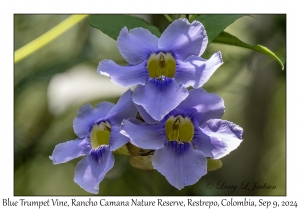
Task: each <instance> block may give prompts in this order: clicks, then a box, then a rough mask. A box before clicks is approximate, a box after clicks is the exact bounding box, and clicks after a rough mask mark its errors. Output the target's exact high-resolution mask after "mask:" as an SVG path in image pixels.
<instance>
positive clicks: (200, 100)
mask: <svg viewBox="0 0 300 210" xmlns="http://www.w3.org/2000/svg"><path fill="white" fill-rule="evenodd" d="M190 108H195V109H197V111H198V114H197V115H198V116H197V119H198V123H199V125H200V126H201V125H202V124H203V123H205V122H206V121H207V120H210V119H220V118H221V117H222V116H223V114H224V112H225V106H224V101H223V99H222V98H221V97H219V96H218V95H217V94H214V93H207V92H206V91H205V90H204V89H203V88H198V89H193V90H190V93H189V96H188V97H187V98H186V99H185V100H184V101H182V102H181V103H180V104H179V105H178V107H177V108H176V109H181V110H186V109H190Z"/></svg>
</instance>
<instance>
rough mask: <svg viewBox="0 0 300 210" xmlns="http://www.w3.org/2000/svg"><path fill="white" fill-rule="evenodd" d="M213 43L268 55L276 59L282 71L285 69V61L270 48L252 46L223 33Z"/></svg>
mask: <svg viewBox="0 0 300 210" xmlns="http://www.w3.org/2000/svg"><path fill="white" fill-rule="evenodd" d="M213 42H215V43H221V44H228V45H234V46H239V47H244V48H248V49H251V50H255V51H257V52H260V53H263V54H266V55H269V56H271V57H272V58H274V59H275V60H276V61H277V62H278V63H279V64H280V66H281V68H282V70H283V69H284V64H283V63H284V60H283V59H280V58H279V57H278V56H277V55H276V54H275V53H274V52H272V51H271V50H269V49H268V48H266V47H264V46H262V45H251V44H247V43H245V42H243V41H241V40H240V39H238V38H237V37H235V36H233V35H231V34H229V33H227V32H225V31H223V32H222V33H221V34H220V35H219V36H218V37H217V38H216V39H215V40H214V41H213Z"/></svg>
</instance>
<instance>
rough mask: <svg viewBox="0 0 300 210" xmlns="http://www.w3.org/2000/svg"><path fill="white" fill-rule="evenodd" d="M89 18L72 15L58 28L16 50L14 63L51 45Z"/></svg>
mask: <svg viewBox="0 0 300 210" xmlns="http://www.w3.org/2000/svg"><path fill="white" fill-rule="evenodd" d="M87 17H88V15H71V16H70V17H68V18H67V19H65V20H64V21H63V22H61V23H59V24H58V25H57V26H55V27H54V28H52V29H50V30H49V31H47V32H46V33H44V34H43V35H41V36H40V37H38V38H36V39H35V40H33V41H32V42H30V43H28V44H26V45H25V46H23V47H21V48H20V49H18V50H16V51H15V60H14V62H15V63H18V62H19V61H21V60H22V59H24V58H26V57H27V56H29V55H31V54H32V53H34V52H35V51H37V50H39V49H40V48H42V47H44V46H45V45H47V44H49V43H50V42H51V41H53V40H54V39H56V38H57V37H59V36H60V35H62V34H63V33H64V32H66V31H67V30H69V29H70V28H71V27H73V26H74V25H76V24H77V23H79V22H80V21H82V20H84V19H85V18H87Z"/></svg>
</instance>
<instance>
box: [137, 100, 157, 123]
mask: <svg viewBox="0 0 300 210" xmlns="http://www.w3.org/2000/svg"><path fill="white" fill-rule="evenodd" d="M135 106H136V108H137V110H138V112H139V114H140V115H141V117H142V118H143V120H144V121H145V122H146V123H148V124H157V123H158V121H157V120H155V119H153V118H152V117H151V116H150V115H149V114H148V112H146V110H145V109H144V108H143V107H142V106H141V105H137V104H136V105H135Z"/></svg>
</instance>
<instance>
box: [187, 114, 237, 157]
mask: <svg viewBox="0 0 300 210" xmlns="http://www.w3.org/2000/svg"><path fill="white" fill-rule="evenodd" d="M200 130H201V131H199V130H198V131H196V132H195V135H194V139H193V143H194V145H195V146H196V147H197V148H198V149H199V150H201V151H202V152H203V153H204V154H205V155H206V156H207V157H211V158H212V159H219V158H222V157H224V156H225V155H227V154H229V153H230V152H231V151H233V150H235V149H236V148H237V147H238V146H239V145H240V143H241V142H242V134H243V129H242V128H241V127H239V126H238V125H236V124H234V123H232V122H228V121H226V120H220V119H212V120H209V121H207V122H206V123H205V124H204V125H202V126H201V127H200Z"/></svg>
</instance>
